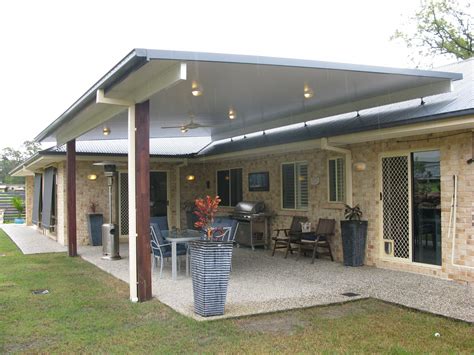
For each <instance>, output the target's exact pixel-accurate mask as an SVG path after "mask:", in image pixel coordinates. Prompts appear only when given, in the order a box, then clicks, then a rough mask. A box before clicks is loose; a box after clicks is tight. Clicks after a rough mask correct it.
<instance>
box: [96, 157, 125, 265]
mask: <svg viewBox="0 0 474 355" xmlns="http://www.w3.org/2000/svg"><path fill="white" fill-rule="evenodd" d="M94 165H96V166H103V167H104V174H105V176H106V177H107V186H108V188H109V223H104V224H103V225H102V254H103V256H102V259H104V260H119V259H121V258H120V254H119V235H118V226H117V224H116V223H113V222H114V218H113V208H112V187H113V184H114V178H116V176H117V164H116V163H114V162H108V161H104V162H100V163H94Z"/></svg>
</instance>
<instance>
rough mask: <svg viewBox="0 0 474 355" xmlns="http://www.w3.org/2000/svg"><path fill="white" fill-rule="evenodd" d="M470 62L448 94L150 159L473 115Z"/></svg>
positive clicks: (113, 144) (162, 149)
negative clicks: (461, 77) (460, 78)
mask: <svg viewBox="0 0 474 355" xmlns="http://www.w3.org/2000/svg"><path fill="white" fill-rule="evenodd" d="M473 65H474V59H470V60H466V61H463V62H458V63H455V64H452V65H449V66H445V67H443V68H442V69H443V70H445V71H446V72H450V71H453V72H461V73H463V79H462V80H458V81H456V82H454V83H453V90H452V91H451V92H449V93H445V94H440V95H435V96H431V97H428V98H424V99H423V101H424V104H423V105H421V99H416V100H409V101H404V102H400V103H396V104H391V105H385V106H380V107H375V108H372V109H367V110H362V111H360V112H359V117H358V116H357V113H356V112H351V113H348V114H342V115H337V116H332V117H326V118H322V119H316V120H312V121H308V122H306V125H305V124H295V125H290V126H284V127H280V128H276V129H272V130H268V131H266V132H265V134H263V132H256V133H253V134H249V135H247V136H246V137H245V138H244V137H242V136H241V137H235V138H233V139H232V140H230V139H226V140H222V141H216V142H212V141H211V138H210V137H179V138H151V139H150V155H152V156H156V157H183V158H184V157H193V156H211V155H218V154H224V153H229V152H238V151H244V150H248V149H254V148H260V147H268V146H272V145H278V144H285V143H293V142H298V141H304V140H310V139H317V138H323V137H326V138H329V137H334V136H339V135H345V134H349V133H356V132H363V131H370V130H377V129H382V128H389V127H396V126H401V125H408V124H414V123H420V122H430V121H435V120H440V119H446V118H449V117H460V116H463V115H470V114H474V95H473V94H472V93H473V92H474V75H473ZM65 152H66V147H65V145H61V146H58V147H52V148H49V149H46V150H44V151H42V152H40V155H52V154H65ZM76 152H77V153H78V154H82V155H126V154H127V152H128V142H127V140H126V139H113V140H90V141H77V142H76Z"/></svg>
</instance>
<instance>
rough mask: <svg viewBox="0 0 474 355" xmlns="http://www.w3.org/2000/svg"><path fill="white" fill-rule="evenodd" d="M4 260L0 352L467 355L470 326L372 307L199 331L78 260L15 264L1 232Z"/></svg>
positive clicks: (0, 260)
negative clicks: (137, 301)
mask: <svg viewBox="0 0 474 355" xmlns="http://www.w3.org/2000/svg"><path fill="white" fill-rule="evenodd" d="M2 254H5V256H1V257H0V270H1V271H0V353H9V352H28V353H32V352H33V353H38V352H40V353H44V352H87V353H92V352H94V353H96V352H113V353H116V352H121V353H123V352H140V353H145V352H153V353H183V352H185V353H188V352H207V353H230V352H233V353H249V352H250V353H269V352H285V353H295V352H307V353H314V352H356V353H357V352H370V353H374V352H388V353H406V352H409V353H412V352H415V353H420V352H424V353H426V352H434V353H447V352H451V353H472V352H473V351H474V329H473V327H472V325H469V324H466V323H463V322H458V321H453V320H450V319H445V318H442V317H437V316H433V315H430V314H425V313H421V312H416V311H412V310H408V309H405V308H401V307H398V306H394V305H390V304H386V303H383V302H380V301H376V300H362V301H356V302H351V303H346V304H342V305H335V306H329V307H316V308H310V309H304V310H297V311H289V312H282V313H274V314H268V315H260V316H254V317H244V318H239V319H228V320H221V321H213V322H197V321H194V320H192V319H188V318H186V317H184V316H182V315H180V314H178V313H176V312H174V311H173V310H171V309H170V308H168V307H166V306H165V305H163V304H161V303H160V302H158V301H157V300H153V301H150V302H145V303H142V304H133V303H131V302H129V301H128V285H127V284H125V283H123V282H121V281H119V280H116V279H115V278H113V277H111V276H110V275H108V274H106V273H104V272H102V271H101V270H99V269H97V268H96V267H95V266H93V265H91V264H89V263H87V262H85V261H83V260H82V259H80V258H68V257H67V256H66V255H65V254H63V253H61V254H42V255H29V256H25V255H22V254H21V253H20V252H19V251H18V250H17V249H16V246H15V245H14V244H13V243H12V242H11V241H10V239H9V238H8V236H6V234H5V233H4V232H3V231H1V230H0V255H2ZM35 289H48V290H49V291H50V293H49V294H47V295H33V294H32V293H31V291H32V290H35ZM436 332H438V333H440V334H441V336H439V337H435V336H434V334H435V333H436Z"/></svg>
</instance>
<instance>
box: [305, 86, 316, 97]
mask: <svg viewBox="0 0 474 355" xmlns="http://www.w3.org/2000/svg"><path fill="white" fill-rule="evenodd" d="M303 96H304V98H305V99H310V98H312V97H313V96H314V91H313V89H311V88H310V87H309V86H308V84H305V85H304V90H303Z"/></svg>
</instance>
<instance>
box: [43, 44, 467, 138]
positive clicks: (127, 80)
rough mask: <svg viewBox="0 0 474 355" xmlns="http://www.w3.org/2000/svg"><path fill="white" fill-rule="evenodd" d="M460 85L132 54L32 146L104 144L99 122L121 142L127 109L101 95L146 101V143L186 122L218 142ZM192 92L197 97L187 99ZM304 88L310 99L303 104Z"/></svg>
mask: <svg viewBox="0 0 474 355" xmlns="http://www.w3.org/2000/svg"><path fill="white" fill-rule="evenodd" d="M461 78H462V75H461V74H458V73H452V72H439V71H425V70H416V69H396V68H383V67H375V66H363V65H352V64H341V63H329V62H320V61H309V60H297V59H282V58H268V57H254V56H239V55H225V54H210V53H193V52H174V51H156V50H134V51H133V52H132V53H130V54H129V55H128V56H127V57H126V58H124V60H122V61H121V62H120V63H119V64H118V65H117V66H116V67H114V68H113V69H112V70H111V71H110V72H109V73H108V74H107V75H106V76H104V77H103V78H102V79H101V80H100V81H99V82H97V83H96V85H94V86H93V87H91V89H90V90H88V92H86V93H85V94H84V95H83V96H82V97H81V98H80V99H79V100H78V101H77V102H76V103H75V104H74V105H73V106H71V108H70V109H69V110H68V111H66V112H65V113H64V114H63V115H62V116H61V117H59V118H58V119H57V120H56V121H55V122H53V124H51V125H50V126H49V127H48V128H46V129H45V130H44V131H43V132H42V133H41V134H40V135H39V136H38V137H37V139H38V140H44V139H47V138H52V139H56V140H57V141H58V143H60V144H62V143H64V142H66V141H67V140H70V139H73V138H77V137H81V138H80V139H85V140H91V139H104V136H103V135H102V126H103V124H104V122H107V125H108V126H109V128H110V129H111V134H110V136H108V137H107V139H120V138H126V136H127V120H126V117H127V115H126V108H125V107H122V106H111V105H105V104H101V103H96V101H95V98H96V93H97V90H99V89H100V90H104V92H105V95H106V97H108V98H115V99H121V100H129V101H133V102H139V101H143V100H146V99H149V100H150V119H151V129H150V135H151V137H175V136H181V132H180V130H179V126H180V125H184V124H186V123H189V122H190V121H191V119H192V120H193V122H195V123H199V124H201V125H204V126H208V127H199V128H197V129H190V130H189V131H188V132H186V134H187V135H188V136H210V137H212V139H213V140H217V139H223V138H228V137H232V136H237V135H242V134H247V133H250V132H254V131H259V130H265V129H271V128H275V127H280V126H284V125H288V124H292V123H298V122H305V121H308V120H314V119H317V118H321V117H327V116H331V115H337V114H341V113H347V112H351V111H357V110H362V109H366V108H370V107H376V106H380V105H386V104H390V103H395V102H401V101H405V100H409V99H413V98H419V97H426V96H430V95H435V94H440V93H444V92H448V91H450V90H451V81H453V80H458V79H461ZM193 85H197V86H198V87H199V89H200V91H201V93H202V94H201V95H199V96H193V95H192V93H191V91H192V90H191V88H192V86H193ZM305 88H309V89H310V90H311V93H312V95H311V97H308V98H305V97H304V90H305ZM231 109H232V110H234V111H235V112H236V118H235V119H233V120H230V119H229V110H231ZM164 126H177V127H178V128H176V129H162V127H164Z"/></svg>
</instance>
